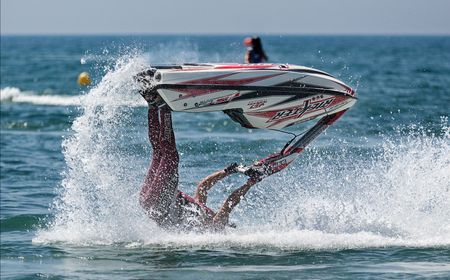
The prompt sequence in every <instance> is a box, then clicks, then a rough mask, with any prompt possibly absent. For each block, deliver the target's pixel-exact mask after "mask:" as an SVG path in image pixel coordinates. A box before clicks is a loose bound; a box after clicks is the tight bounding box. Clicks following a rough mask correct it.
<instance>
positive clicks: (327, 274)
mask: <svg viewBox="0 0 450 280" xmlns="http://www.w3.org/2000/svg"><path fill="white" fill-rule="evenodd" d="M242 41H243V36H239V35H233V36H232V35H230V36H228V35H227V36H206V35H205V36H180V35H179V36H175V35H170V36H169V35H167V36H162V35H161V36H2V37H1V86H0V88H1V106H0V110H1V122H0V123H1V127H0V129H1V130H0V132H1V176H0V184H1V215H0V216H1V278H2V279H35V278H50V279H354V278H359V279H379V278H383V279H385V278H386V279H388V278H389V279H423V278H433V279H436V278H438V279H439V278H440V279H449V278H450V126H449V119H448V117H449V114H450V37H433V36H425V37H419V36H416V37H415V36H393V37H388V36H262V42H263V46H264V48H265V50H266V52H267V55H268V56H269V60H270V62H275V63H290V64H298V65H305V66H309V67H314V68H317V69H320V70H323V71H326V72H328V73H330V74H332V75H334V76H336V77H337V78H339V79H340V80H342V81H344V82H346V83H347V84H349V85H350V86H352V87H353V88H355V89H356V90H357V93H358V98H359V100H358V102H357V103H356V105H355V106H354V107H353V108H351V109H350V110H349V111H348V112H347V113H346V114H345V115H344V116H343V117H342V118H341V119H340V120H339V121H338V122H336V123H335V125H334V126H332V127H330V128H329V129H328V130H327V132H326V133H325V134H323V135H321V136H320V137H319V138H318V139H317V140H316V141H314V142H313V143H312V144H311V146H310V147H309V148H308V149H307V150H306V151H305V152H304V153H303V154H302V155H301V156H300V157H299V159H298V160H297V161H296V162H294V163H293V164H292V165H291V166H290V167H289V168H287V169H285V170H284V171H282V172H279V173H277V174H275V175H273V176H271V177H269V178H267V179H265V180H263V181H262V182H260V183H259V184H258V185H256V186H255V187H254V188H253V189H251V190H250V192H249V193H248V194H247V196H246V197H245V199H244V200H243V201H242V202H241V204H240V205H239V206H238V207H237V208H236V209H235V211H234V212H233V213H232V216H231V220H232V222H233V223H235V224H236V225H237V227H236V228H235V229H232V228H231V229H227V230H226V231H225V232H219V233H189V232H188V233H186V232H165V231H163V230H161V229H159V228H158V227H157V226H156V225H155V224H154V223H153V222H152V221H151V220H149V219H148V217H147V216H146V215H145V213H144V212H143V210H142V209H141V207H140V206H139V202H138V194H139V190H140V185H141V182H142V180H143V177H144V175H145V173H146V169H147V167H148V164H149V160H150V156H151V152H152V151H151V149H150V145H149V143H148V140H147V116H146V114H147V110H146V104H145V102H144V101H143V100H142V98H141V97H140V96H139V94H138V92H137V90H136V89H137V87H136V84H135V83H134V82H133V79H132V76H133V75H134V74H136V73H137V72H138V71H140V70H141V69H142V68H143V67H146V66H148V65H150V64H167V63H183V62H243V59H244V52H245V48H244V46H243V44H242ZM83 71H87V72H89V73H90V75H91V77H92V80H93V83H92V84H91V85H90V86H88V87H79V86H78V85H77V83H76V79H77V76H78V74H79V73H80V72H83ZM309 126H310V124H303V125H299V126H295V127H291V128H289V130H290V131H292V132H301V131H304V130H305V129H307V128H308V127H309ZM174 127H175V133H176V139H177V145H178V150H179V152H180V158H181V163H180V189H182V190H183V191H185V192H187V193H191V192H193V190H194V189H195V186H196V183H197V182H198V181H199V180H200V179H201V178H203V177H204V176H206V175H208V174H209V173H210V172H213V171H215V170H218V169H221V168H223V167H224V166H226V165H228V164H229V163H232V162H239V163H246V164H249V163H251V162H252V161H253V160H255V159H259V158H262V157H265V156H266V155H268V154H270V153H272V152H276V151H278V150H280V149H281V148H282V147H283V145H284V144H285V143H286V142H287V141H288V140H290V136H289V135H286V134H282V133H278V132H274V131H263V130H249V129H245V128H242V127H240V126H239V125H238V124H237V123H234V122H233V121H231V120H230V119H229V118H228V117H227V116H226V115H225V114H223V113H203V114H189V113H174ZM244 179H245V178H243V177H242V176H239V175H235V176H233V177H231V178H229V179H227V180H225V181H224V182H221V183H219V184H218V185H216V186H215V187H214V188H213V189H212V190H211V191H210V198H209V200H210V202H209V204H210V206H211V207H212V208H213V209H217V207H218V206H219V205H220V204H221V202H222V201H223V200H224V199H225V197H226V196H227V194H229V193H230V192H231V191H232V190H233V189H235V188H236V187H237V186H238V185H239V184H241V183H243V181H244Z"/></svg>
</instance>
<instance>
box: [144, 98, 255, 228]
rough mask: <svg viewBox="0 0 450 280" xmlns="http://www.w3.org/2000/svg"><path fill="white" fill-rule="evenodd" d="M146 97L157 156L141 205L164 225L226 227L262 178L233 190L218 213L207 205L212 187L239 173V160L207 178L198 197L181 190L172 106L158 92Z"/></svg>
mask: <svg viewBox="0 0 450 280" xmlns="http://www.w3.org/2000/svg"><path fill="white" fill-rule="evenodd" d="M144 98H145V99H146V100H147V102H148V104H149V108H148V136H149V139H150V143H151V145H152V148H153V155H152V161H151V164H150V168H149V170H148V173H147V175H146V177H145V180H144V183H143V185H142V189H141V192H140V199H139V201H140V204H141V205H142V207H143V208H144V209H145V211H146V212H147V213H148V215H149V216H150V218H152V219H153V220H154V221H155V222H156V223H157V224H158V225H159V226H161V227H163V228H174V227H176V228H181V229H205V228H209V229H214V230H220V229H223V228H224V227H225V226H227V225H228V224H229V221H228V219H229V215H230V213H231V211H232V210H233V208H234V207H235V206H236V205H237V204H238V203H239V202H240V200H241V199H242V197H243V196H244V195H245V194H246V193H247V192H248V190H249V189H250V187H251V186H253V185H254V184H256V183H257V182H259V181H260V178H259V177H258V176H257V175H254V176H251V177H250V178H249V179H248V180H247V182H246V183H245V184H244V185H242V186H241V187H240V188H238V189H236V190H235V191H233V193H232V194H231V195H230V196H229V197H228V198H227V199H226V200H225V202H224V203H223V205H222V207H221V208H220V209H219V210H218V211H217V212H214V211H213V210H211V209H210V208H208V207H207V206H206V200H207V195H208V190H209V189H211V187H212V186H213V185H214V184H215V183H216V182H218V181H219V180H221V179H223V178H225V177H227V176H228V175H230V174H233V173H235V172H236V171H237V164H236V163H234V164H231V165H230V166H228V167H226V168H225V169H223V170H220V171H217V172H215V173H213V174H211V175H209V176H207V177H206V178H204V179H203V180H202V181H201V182H200V183H199V184H198V186H197V189H196V191H195V194H194V197H190V196H188V195H186V194H184V193H183V192H181V191H179V190H178V163H179V156H178V151H177V147H176V143H175V135H174V132H173V129H172V117H171V111H170V108H169V107H168V106H167V104H164V105H160V106H158V105H157V104H158V103H161V102H160V97H156V96H155V95H153V96H150V95H144ZM158 114H159V116H158Z"/></svg>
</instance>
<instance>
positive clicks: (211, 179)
mask: <svg viewBox="0 0 450 280" xmlns="http://www.w3.org/2000/svg"><path fill="white" fill-rule="evenodd" d="M236 167H237V164H235V163H233V164H231V165H229V166H228V167H226V168H225V169H223V170H220V171H217V172H214V173H213V174H211V175H209V176H207V177H206V178H204V179H203V180H201V181H200V183H199V184H198V186H197V189H196V190H195V194H194V199H195V200H196V201H197V202H200V203H203V204H205V203H206V199H207V197H208V196H207V195H208V190H209V189H211V187H212V186H214V184H215V183H217V182H218V181H220V180H222V179H223V178H225V177H227V176H228V175H230V174H232V173H235V172H236Z"/></svg>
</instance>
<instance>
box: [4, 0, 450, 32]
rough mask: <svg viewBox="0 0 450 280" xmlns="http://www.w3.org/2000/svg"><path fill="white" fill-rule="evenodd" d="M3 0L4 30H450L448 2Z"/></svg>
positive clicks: (449, 2)
mask: <svg viewBox="0 0 450 280" xmlns="http://www.w3.org/2000/svg"><path fill="white" fill-rule="evenodd" d="M0 1H1V34H2V35H8V34H186V35H188V34H318V35H320V34H356V35H358V34H368V35H372V34H382V35H383V34H385V35H390V34H406V35H410V34H418V35H450V0H334V1H333V0H308V1H305V0H222V1H217V0H158V1H154V0H0Z"/></svg>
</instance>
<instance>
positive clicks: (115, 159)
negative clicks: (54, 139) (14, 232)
mask: <svg viewBox="0 0 450 280" xmlns="http://www.w3.org/2000/svg"><path fill="white" fill-rule="evenodd" d="M144 67H145V62H144V61H143V59H141V58H131V59H130V58H128V59H127V58H122V59H120V60H119V61H118V62H117V64H116V66H115V69H113V70H111V71H110V72H108V73H107V74H106V75H105V77H104V78H103V79H102V81H101V82H100V83H99V84H98V85H97V86H96V87H95V88H93V89H92V90H91V91H90V92H89V93H88V94H86V95H85V96H83V98H82V99H81V103H80V104H81V108H82V110H83V111H82V114H81V115H80V116H79V117H78V118H77V119H76V120H75V121H74V123H73V125H72V131H73V135H72V136H70V137H69V138H68V139H66V140H65V141H64V142H63V153H64V157H65V161H66V164H67V170H66V172H65V174H64V180H63V181H62V184H61V185H62V187H61V193H60V196H59V199H58V200H57V201H56V202H55V206H54V210H55V211H56V217H55V219H54V221H53V223H52V225H51V226H50V229H49V230H47V231H41V232H40V233H39V235H38V237H37V239H36V240H39V239H41V240H46V239H49V240H61V241H69V242H71V241H72V242H87V243H92V242H93V243H96V242H100V243H112V242H122V241H128V240H130V239H131V240H133V239H141V238H142V236H141V235H147V234H148V232H149V231H151V230H152V229H153V228H154V227H152V224H151V223H150V222H149V221H148V218H147V217H145V215H144V214H143V211H142V210H141V208H140V207H139V205H138V202H137V201H138V195H137V191H138V190H139V186H140V184H141V179H142V176H143V174H136V172H137V171H136V170H137V168H136V166H135V165H133V163H135V162H137V161H139V160H138V158H137V157H136V156H134V155H133V154H130V153H128V152H127V151H126V149H125V146H126V145H129V144H130V143H132V141H133V140H134V137H136V134H137V133H133V131H132V130H133V129H136V125H134V124H133V116H132V112H133V108H132V107H130V106H126V105H127V104H136V103H137V102H139V101H140V100H141V99H142V98H141V97H140V96H139V94H137V88H136V87H137V85H136V84H135V82H134V81H133V78H132V77H133V76H134V75H135V74H136V73H138V72H139V71H142V69H144ZM124 105H125V106H124ZM36 240H35V241H36Z"/></svg>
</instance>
